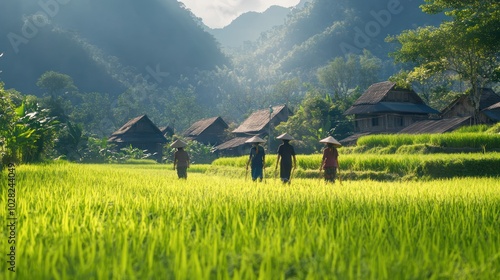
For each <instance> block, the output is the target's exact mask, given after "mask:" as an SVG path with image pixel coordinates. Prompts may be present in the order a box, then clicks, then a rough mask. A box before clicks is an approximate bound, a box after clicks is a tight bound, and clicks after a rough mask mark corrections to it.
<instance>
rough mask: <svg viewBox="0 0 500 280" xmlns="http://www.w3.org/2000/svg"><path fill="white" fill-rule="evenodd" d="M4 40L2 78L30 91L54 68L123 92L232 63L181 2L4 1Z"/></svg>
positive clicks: (93, 86)
mask: <svg viewBox="0 0 500 280" xmlns="http://www.w3.org/2000/svg"><path fill="white" fill-rule="evenodd" d="M61 3H62V4H61ZM117 7H119V8H117ZM0 35H1V37H0V38H1V39H0V42H1V44H0V47H1V51H2V52H3V53H4V54H5V55H4V57H3V58H2V61H0V63H1V65H2V67H3V70H4V71H3V73H2V76H1V79H2V80H3V81H4V82H5V84H6V87H13V88H16V89H18V90H20V91H23V92H30V93H38V92H39V89H38V88H37V87H36V86H35V83H36V79H37V78H38V77H40V76H41V74H43V73H44V72H45V71H50V70H53V71H57V72H61V73H65V74H68V75H70V76H71V77H73V79H74V80H75V84H76V85H77V86H78V87H80V89H81V90H82V91H101V92H111V93H113V94H115V95H116V94H118V93H120V92H122V91H123V90H124V89H126V88H127V86H128V85H129V84H130V83H131V82H132V81H131V80H132V79H135V78H136V77H137V75H141V76H143V77H145V78H146V80H148V79H149V81H150V82H153V83H158V84H163V85H165V86H168V85H169V84H172V83H175V82H176V81H177V80H178V79H179V77H180V76H182V75H190V74H191V73H193V72H194V71H197V69H199V70H210V69H213V68H214V67H215V66H216V65H222V64H226V63H227V62H228V60H227V58H226V57H225V55H224V54H222V52H221V51H220V50H219V48H218V46H217V43H216V41H215V40H214V38H213V37H212V36H211V35H210V34H208V33H207V32H205V31H204V30H203V28H201V27H200V26H199V24H198V23H197V22H195V21H194V20H193V15H192V14H191V13H190V12H189V11H187V10H186V9H183V8H182V7H181V5H180V3H179V2H177V1H176V0H162V1H158V0H144V1H134V0H107V1H99V0H79V1H55V0H54V1H52V2H51V1H48V2H44V1H40V2H39V3H38V2H36V3H35V2H33V1H29V0H19V1H2V2H1V3H0ZM6 66H7V67H6Z"/></svg>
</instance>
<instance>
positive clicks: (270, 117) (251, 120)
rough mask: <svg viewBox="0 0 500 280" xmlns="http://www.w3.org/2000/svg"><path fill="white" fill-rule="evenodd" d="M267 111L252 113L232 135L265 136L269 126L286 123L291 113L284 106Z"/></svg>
mask: <svg viewBox="0 0 500 280" xmlns="http://www.w3.org/2000/svg"><path fill="white" fill-rule="evenodd" d="M271 108H272V112H270V111H271V110H269V109H262V110H258V111H255V112H253V113H252V114H251V115H250V116H249V117H248V118H247V119H246V120H245V121H243V123H242V124H241V125H240V126H238V127H237V128H236V129H235V130H233V133H234V134H236V135H239V136H243V135H250V136H254V135H267V133H268V128H269V125H271V126H276V125H278V124H280V123H281V122H286V121H287V120H288V117H289V116H291V115H292V112H291V111H290V109H289V108H288V107H287V106H286V105H279V106H274V107H271Z"/></svg>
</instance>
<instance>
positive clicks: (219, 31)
mask: <svg viewBox="0 0 500 280" xmlns="http://www.w3.org/2000/svg"><path fill="white" fill-rule="evenodd" d="M290 12H291V9H289V8H285V7H280V6H271V7H269V9H267V10H266V11H264V12H262V13H258V12H247V13H244V14H242V15H241V16H239V17H237V18H236V19H235V20H233V21H232V22H231V24H229V25H228V26H226V27H224V28H215V29H210V28H208V29H207V31H208V32H210V33H211V34H212V35H214V37H215V39H217V41H218V42H219V43H220V44H221V46H222V47H223V48H226V49H227V48H229V49H230V48H236V47H241V46H242V45H243V43H244V42H252V41H255V40H257V39H258V38H259V36H260V34H261V33H262V32H265V31H268V30H270V29H272V28H273V27H274V26H278V25H283V24H284V23H285V18H286V17H287V15H288V14H289V13H290Z"/></svg>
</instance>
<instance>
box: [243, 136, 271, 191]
mask: <svg viewBox="0 0 500 280" xmlns="http://www.w3.org/2000/svg"><path fill="white" fill-rule="evenodd" d="M265 142H266V141H264V140H263V139H262V138H260V137H258V136H254V137H252V138H250V139H248V140H247V141H245V143H251V144H252V148H251V149H250V157H249V158H248V162H247V170H248V166H249V165H250V169H251V173H252V181H255V180H257V179H259V181H260V182H262V179H263V178H264V173H263V168H264V165H265V164H266V152H265V151H264V148H262V147H261V146H260V145H259V144H260V143H265Z"/></svg>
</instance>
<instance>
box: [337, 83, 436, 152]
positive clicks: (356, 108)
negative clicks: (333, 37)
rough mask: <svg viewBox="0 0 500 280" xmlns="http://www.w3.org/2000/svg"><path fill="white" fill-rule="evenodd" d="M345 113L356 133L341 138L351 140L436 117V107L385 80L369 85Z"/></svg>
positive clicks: (393, 130) (415, 94)
mask: <svg viewBox="0 0 500 280" xmlns="http://www.w3.org/2000/svg"><path fill="white" fill-rule="evenodd" d="M344 115H353V116H354V133H355V134H354V135H352V136H350V137H348V138H346V139H343V140H342V141H341V142H342V143H343V144H352V143H353V142H355V141H356V140H357V138H359V137H361V136H363V135H367V134H372V133H396V132H398V131H400V130H402V129H404V128H405V127H408V126H409V125H411V124H413V123H416V122H418V121H422V120H428V119H430V118H433V117H435V118H437V117H438V115H439V111H437V110H435V109H433V108H431V107H429V106H428V105H426V104H425V102H424V101H423V100H422V99H421V98H420V97H419V96H418V95H417V93H415V92H414V91H413V90H408V89H401V88H398V87H396V83H393V82H388V81H386V82H380V83H376V84H373V85H371V86H370V87H369V88H368V89H367V90H366V91H365V92H364V93H363V95H361V96H360V97H359V98H358V100H356V102H354V104H353V105H352V106H351V107H350V108H349V109H348V110H347V111H346V112H344Z"/></svg>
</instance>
